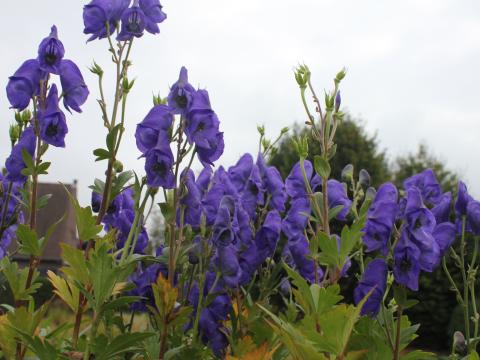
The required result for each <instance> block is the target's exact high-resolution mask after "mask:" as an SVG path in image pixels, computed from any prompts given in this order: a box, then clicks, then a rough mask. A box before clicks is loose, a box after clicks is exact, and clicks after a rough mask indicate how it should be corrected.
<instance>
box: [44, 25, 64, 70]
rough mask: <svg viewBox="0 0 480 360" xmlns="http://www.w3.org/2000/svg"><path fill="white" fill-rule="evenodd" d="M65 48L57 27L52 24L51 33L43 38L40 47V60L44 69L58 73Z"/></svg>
mask: <svg viewBox="0 0 480 360" xmlns="http://www.w3.org/2000/svg"><path fill="white" fill-rule="evenodd" d="M63 55H65V49H64V47H63V44H62V42H61V41H60V40H58V34H57V27H56V26H55V25H53V26H52V30H51V32H50V35H49V36H47V37H46V38H45V39H43V40H42V42H41V43H40V46H39V47H38V62H39V64H40V68H41V69H42V70H43V71H47V72H49V73H52V74H56V75H58V74H59V73H60V64H61V62H62V59H63Z"/></svg>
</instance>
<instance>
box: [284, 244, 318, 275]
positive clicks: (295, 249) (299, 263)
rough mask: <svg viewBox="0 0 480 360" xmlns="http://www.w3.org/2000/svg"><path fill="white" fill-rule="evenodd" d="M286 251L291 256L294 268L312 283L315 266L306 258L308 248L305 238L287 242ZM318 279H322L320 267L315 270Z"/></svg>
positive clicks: (308, 252) (308, 253) (308, 251)
mask: <svg viewBox="0 0 480 360" xmlns="http://www.w3.org/2000/svg"><path fill="white" fill-rule="evenodd" d="M288 250H289V251H290V254H291V256H292V259H293V262H294V264H295V268H296V269H297V270H298V272H299V273H300V275H302V276H303V277H304V278H305V279H306V280H308V281H310V282H311V283H313V282H314V281H315V265H314V263H313V260H312V259H310V258H308V257H307V256H309V255H310V254H311V253H310V248H309V246H308V241H307V239H306V238H305V236H303V235H300V236H297V237H295V238H293V239H289V241H288ZM317 272H318V279H319V280H321V279H322V278H323V271H322V269H321V268H320V267H318V269H317Z"/></svg>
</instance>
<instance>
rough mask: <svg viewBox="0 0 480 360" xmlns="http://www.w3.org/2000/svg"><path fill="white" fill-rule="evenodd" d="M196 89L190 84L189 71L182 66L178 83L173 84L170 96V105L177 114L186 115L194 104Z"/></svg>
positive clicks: (168, 100)
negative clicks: (192, 103)
mask: <svg viewBox="0 0 480 360" xmlns="http://www.w3.org/2000/svg"><path fill="white" fill-rule="evenodd" d="M194 94H195V89H194V88H193V86H192V85H190V84H189V82H188V70H187V69H186V68H185V67H184V66H182V68H181V69H180V75H179V78H178V81H177V82H176V83H175V84H173V86H172V88H171V89H170V93H169V94H168V98H167V102H168V105H169V106H170V107H171V108H172V109H173V112H174V113H175V114H182V115H185V114H186V113H187V110H188V108H189V106H190V104H191V102H192V99H193V95H194Z"/></svg>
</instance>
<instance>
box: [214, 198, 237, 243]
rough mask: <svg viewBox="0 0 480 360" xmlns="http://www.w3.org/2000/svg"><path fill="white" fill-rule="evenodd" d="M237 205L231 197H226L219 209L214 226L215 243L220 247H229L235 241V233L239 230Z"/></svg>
mask: <svg viewBox="0 0 480 360" xmlns="http://www.w3.org/2000/svg"><path fill="white" fill-rule="evenodd" d="M236 211H237V209H236V204H235V201H234V200H233V198H232V197H231V196H224V197H223V198H222V200H221V202H220V207H219V208H218V213H217V217H216V218H215V224H214V225H213V235H212V241H213V243H214V244H215V245H216V246H218V247H220V246H223V247H225V246H228V245H230V244H231V243H233V242H234V241H235V233H236V231H237V230H238V222H237V217H236Z"/></svg>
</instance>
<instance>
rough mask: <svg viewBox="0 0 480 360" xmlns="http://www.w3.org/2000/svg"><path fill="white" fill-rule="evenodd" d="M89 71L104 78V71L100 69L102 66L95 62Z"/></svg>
mask: <svg viewBox="0 0 480 360" xmlns="http://www.w3.org/2000/svg"><path fill="white" fill-rule="evenodd" d="M89 70H90V71H91V72H92V73H93V74H96V75H98V76H102V75H103V69H102V68H101V67H100V65H98V64H97V63H96V62H95V61H94V62H93V65H92V67H90V68H89Z"/></svg>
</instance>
